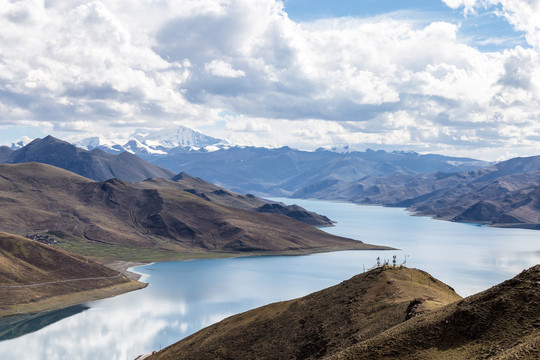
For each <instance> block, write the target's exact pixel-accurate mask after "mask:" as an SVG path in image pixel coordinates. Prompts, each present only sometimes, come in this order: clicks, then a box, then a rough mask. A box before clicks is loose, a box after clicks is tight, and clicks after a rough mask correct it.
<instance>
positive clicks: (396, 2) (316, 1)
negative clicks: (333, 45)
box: [284, 0, 528, 51]
mask: <svg viewBox="0 0 540 360" xmlns="http://www.w3.org/2000/svg"><path fill="white" fill-rule="evenodd" d="M284 4H285V11H286V12H287V14H288V15H289V17H290V18H291V19H293V20H295V21H299V22H303V21H313V20H318V19H323V18H336V17H364V18H368V17H373V16H385V15H386V16H395V17H402V18H409V19H416V20H417V21H418V22H420V23H427V22H433V21H448V22H452V23H456V24H460V30H459V36H460V37H461V38H462V39H463V41H464V42H466V43H467V44H470V45H471V46H475V47H477V48H478V49H480V50H482V51H501V50H504V49H506V48H508V47H510V48H511V47H515V46H516V45H518V44H519V45H521V46H525V47H527V46H528V45H527V42H526V41H525V35H524V33H523V32H522V31H516V30H515V29H514V28H513V27H512V25H510V24H509V23H508V21H507V20H506V19H504V18H503V17H501V16H497V15H496V14H495V10H497V9H500V6H498V7H494V8H489V9H486V8H482V7H480V8H478V9H477V12H476V14H474V15H469V16H464V14H463V11H462V9H452V8H450V7H449V6H447V5H446V4H445V3H443V2H442V1H437V0H360V1H358V0H357V1H354V0H342V1H327V0H288V1H285V2H284ZM490 39H493V40H495V39H497V42H496V43H492V42H489V40H490ZM499 41H500V42H499Z"/></svg>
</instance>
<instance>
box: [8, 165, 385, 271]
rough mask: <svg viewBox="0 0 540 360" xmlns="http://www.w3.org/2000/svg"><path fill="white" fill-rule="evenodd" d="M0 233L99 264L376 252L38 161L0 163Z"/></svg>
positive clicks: (292, 224) (280, 220)
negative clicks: (36, 238)
mask: <svg viewBox="0 0 540 360" xmlns="http://www.w3.org/2000/svg"><path fill="white" fill-rule="evenodd" d="M0 229H3V230H5V231H9V232H11V233H15V234H21V235H33V234H43V233H47V234H49V235H53V236H55V237H57V238H58V239H59V240H60V242H61V244H59V246H61V247H64V248H65V249H69V250H72V251H74V252H78V253H83V254H85V255H91V256H95V257H98V258H101V259H119V258H120V259H130V260H145V261H148V260H153V261H155V260H160V259H173V258H179V256H180V255H181V254H185V253H199V254H201V253H204V254H206V255H207V256H208V254H212V253H215V254H223V253H226V254H239V253H242V254H246V253H265V254H273V253H305V252H316V251H331V250H340V249H376V248H378V249H381V248H382V247H378V246H373V245H367V244H364V243H362V242H360V241H355V240H351V239H346V238H341V237H337V236H332V235H329V234H327V233H325V232H323V231H320V230H318V229H316V228H314V227H312V226H309V225H307V224H304V223H301V222H299V221H296V220H293V219H291V218H289V217H286V216H283V215H280V214H264V213H258V212H253V211H246V210H241V209H235V208H231V207H226V206H222V205H219V204H214V203H212V202H209V201H206V200H204V199H201V198H200V197H199V196H197V195H194V194H191V193H188V192H185V191H178V190H176V189H172V188H169V187H160V186H157V185H156V186H153V188H148V187H147V186H143V185H141V186H139V185H137V184H129V183H126V182H123V181H121V180H117V179H111V180H107V181H102V182H96V181H92V180H89V179H86V178H83V177H81V176H78V175H75V174H73V173H70V172H68V171H65V170H62V169H58V168H56V167H53V166H50V165H45V164H38V163H26V164H18V165H0ZM192 256H193V255H192Z"/></svg>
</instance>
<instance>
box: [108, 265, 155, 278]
mask: <svg viewBox="0 0 540 360" xmlns="http://www.w3.org/2000/svg"><path fill="white" fill-rule="evenodd" d="M102 264H103V265H105V266H106V267H109V268H111V269H113V270H116V271H118V272H120V273H122V274H123V275H125V276H126V277H127V278H129V279H131V280H136V281H138V280H139V279H140V278H141V275H140V274H136V273H134V272H131V271H128V269H129V268H132V267H134V266H141V265H148V264H149V263H142V262H136V261H123V260H113V261H109V262H102Z"/></svg>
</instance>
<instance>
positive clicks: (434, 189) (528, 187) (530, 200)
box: [295, 156, 540, 229]
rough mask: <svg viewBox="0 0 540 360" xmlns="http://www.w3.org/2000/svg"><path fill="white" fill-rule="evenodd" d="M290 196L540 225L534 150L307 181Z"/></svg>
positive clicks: (539, 167) (539, 174) (538, 165)
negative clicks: (426, 169)
mask: <svg viewBox="0 0 540 360" xmlns="http://www.w3.org/2000/svg"><path fill="white" fill-rule="evenodd" d="M295 196H297V197H308V198H317V199H332V200H341V201H351V202H355V203H360V204H378V205H386V206H396V207H406V208H408V209H409V210H411V211H413V212H415V213H416V214H419V215H426V216H433V217H435V218H439V219H444V220H452V221H461V222H474V223H487V224H492V225H499V226H507V227H522V228H530V229H540V156H533V157H526V158H514V159H511V160H508V161H504V162H500V163H498V164H495V165H493V166H489V167H486V168H483V169H480V170H474V171H467V172H459V173H443V172H435V173H428V174H400V175H394V176H386V177H367V178H364V179H361V180H358V181H353V182H349V183H346V184H339V186H322V185H321V186H312V187H311V188H307V189H303V190H302V191H299V192H298V193H296V194H295Z"/></svg>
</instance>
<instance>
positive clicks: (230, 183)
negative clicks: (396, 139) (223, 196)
mask: <svg viewBox="0 0 540 360" xmlns="http://www.w3.org/2000/svg"><path fill="white" fill-rule="evenodd" d="M151 161H152V163H153V164H155V165H159V166H162V167H165V168H167V169H170V170H172V171H175V172H177V171H186V172H188V173H190V174H192V175H194V176H198V177H201V178H203V179H205V180H207V181H210V182H212V183H214V184H218V185H220V186H223V187H226V188H229V189H231V190H234V191H238V192H242V193H248V192H251V193H254V194H257V195H262V196H291V195H293V194H295V193H297V192H298V191H301V190H302V189H304V188H308V187H310V186H313V185H317V186H323V187H326V186H330V185H334V184H338V183H343V182H349V181H354V180H359V179H361V178H363V177H366V176H388V175H395V174H417V173H426V172H433V171H444V172H458V171H469V170H474V169H480V168H482V167H484V166H486V165H488V164H489V163H487V162H484V161H479V160H475V159H468V158H455V157H447V156H442V155H420V154H417V153H414V152H391V153H388V152H385V151H372V150H368V151H366V152H352V153H337V152H332V151H327V150H319V151H313V152H310V151H300V150H296V149H291V148H288V147H283V148H279V149H268V148H257V147H230V148H227V149H219V150H217V151H213V152H208V151H201V150H199V151H171V152H169V154H168V155H167V156H163V157H159V158H155V159H153V160H151Z"/></svg>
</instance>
